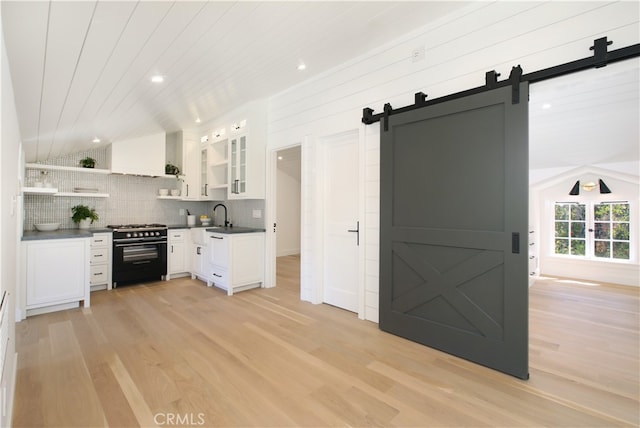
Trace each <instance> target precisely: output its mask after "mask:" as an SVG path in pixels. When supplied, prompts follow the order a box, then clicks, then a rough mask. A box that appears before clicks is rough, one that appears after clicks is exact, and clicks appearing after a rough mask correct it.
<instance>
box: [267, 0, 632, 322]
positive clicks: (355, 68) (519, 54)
mask: <svg viewBox="0 0 640 428" xmlns="http://www.w3.org/2000/svg"><path fill="white" fill-rule="evenodd" d="M638 13H639V12H638V2H618V3H597V2H545V3H542V2H478V3H474V4H472V5H471V6H469V7H468V8H465V9H463V10H460V11H457V12H455V13H453V14H451V15H449V16H446V17H444V18H442V19H441V20H439V21H437V22H435V23H432V24H429V25H427V26H425V27H423V28H421V29H419V30H417V31H414V32H412V33H410V34H407V35H406V36H404V37H402V38H399V39H397V40H392V41H390V42H389V43H388V44H386V45H384V46H381V47H380V48H379V49H376V50H375V51H372V52H367V53H363V55H362V56H360V57H358V58H355V59H353V60H351V61H349V62H347V63H345V64H343V65H341V66H339V67H336V68H334V69H332V70H329V71H327V72H325V73H323V74H322V75H320V76H319V77H317V78H314V79H310V80H309V81H307V82H304V83H303V84H300V85H297V86H295V87H293V88H290V89H289V90H287V91H285V92H283V93H280V94H278V95H276V96H274V97H272V98H270V100H269V109H268V115H269V125H268V129H269V135H268V141H267V144H268V145H269V147H270V148H271V149H274V148H277V147H286V146H290V145H292V144H294V143H295V142H298V141H304V143H303V155H307V156H309V157H307V158H305V165H304V166H303V168H311V169H313V168H314V167H315V166H316V165H317V162H318V157H317V156H316V148H315V140H316V138H318V137H321V136H324V135H330V134H335V133H338V132H345V131H348V130H353V129H358V130H359V132H360V133H361V135H362V136H363V137H364V139H365V144H366V150H365V153H366V156H367V160H366V164H365V168H366V173H365V177H364V181H365V183H363V184H366V187H365V201H367V202H366V204H368V208H367V215H366V218H365V219H364V220H363V222H364V224H363V225H362V226H363V227H364V228H365V230H366V234H365V237H364V245H365V246H366V251H367V257H366V266H365V272H366V283H365V288H366V290H365V293H366V306H365V318H366V319H370V320H372V321H377V313H378V306H377V305H378V297H377V296H378V277H377V270H378V268H377V263H378V260H377V255H376V254H377V246H378V243H377V228H378V224H377V211H376V209H377V208H376V206H377V201H378V200H379V196H378V193H377V192H378V190H377V189H378V181H379V177H378V170H377V165H378V163H379V147H378V144H379V143H378V141H377V140H378V138H376V137H377V136H376V135H375V133H376V129H375V127H372V126H369V127H364V126H361V124H360V119H361V117H362V109H363V108H364V107H371V108H374V109H375V110H376V112H380V111H381V110H382V107H383V105H384V103H386V102H390V103H391V104H392V106H393V107H396V108H397V107H402V106H405V105H409V104H413V101H414V99H413V97H414V93H416V92H418V91H423V92H425V93H426V94H428V96H429V98H437V97H439V96H443V95H447V94H450V93H453V92H456V91H460V90H464V89H468V88H472V87H477V86H482V85H483V84H484V75H485V72H486V71H489V70H496V71H497V72H499V73H501V79H505V78H507V77H508V75H509V72H510V70H511V67H512V66H515V65H518V64H520V65H521V66H522V67H523V69H524V72H525V73H528V72H532V71H536V70H540V69H544V68H547V67H551V66H555V65H558V64H560V63H564V62H568V61H573V60H575V59H578V58H583V57H586V56H589V55H591V53H590V51H589V47H590V46H592V45H593V40H594V39H597V38H599V37H602V36H607V37H608V38H609V40H612V41H613V42H614V44H613V45H612V46H611V49H614V48H619V47H624V46H628V45H631V44H635V43H638V34H639V26H638V19H637V17H638ZM418 46H425V47H426V58H425V59H424V60H422V61H417V62H413V61H412V59H411V52H412V51H413V50H414V49H415V48H416V47H418ZM311 66H312V65H311ZM313 180H314V175H313V173H312V172H311V170H307V171H305V170H304V169H303V195H305V194H306V195H310V194H309V193H306V192H309V191H313V189H314V188H315V186H314V183H313ZM305 189H306V190H305ZM313 198H314V196H313V195H310V196H309V197H308V200H303V213H302V215H303V225H302V228H303V238H302V239H303V242H302V266H301V269H302V298H303V299H306V300H311V296H312V294H313V289H314V288H315V286H316V285H315V283H314V281H317V280H318V277H317V275H315V274H316V273H317V271H316V270H315V268H314V266H317V263H315V261H316V258H317V257H318V256H317V255H318V253H319V251H318V250H319V249H318V245H321V243H318V240H315V239H314V238H315V237H317V232H318V230H317V228H318V219H317V217H316V215H315V212H317V211H314V208H315V206H314V204H316V205H317V204H320V203H321V202H322V201H314V199H313ZM303 199H304V196H303Z"/></svg>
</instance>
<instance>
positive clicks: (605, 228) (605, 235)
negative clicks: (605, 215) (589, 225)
mask: <svg viewBox="0 0 640 428" xmlns="http://www.w3.org/2000/svg"><path fill="white" fill-rule="evenodd" d="M595 228H596V229H595V232H596V234H595V236H596V239H609V236H610V234H609V223H596V224H595Z"/></svg>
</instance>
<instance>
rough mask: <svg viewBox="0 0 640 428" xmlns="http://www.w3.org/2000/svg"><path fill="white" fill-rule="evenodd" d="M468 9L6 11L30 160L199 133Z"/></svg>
mask: <svg viewBox="0 0 640 428" xmlns="http://www.w3.org/2000/svg"><path fill="white" fill-rule="evenodd" d="M466 4H467V3H466V2H462V1H461V2H443V1H418V2H397V1H380V2H378V1H373V2H369V1H357V2H343V1H338V2H330V1H315V2H306V1H292V2H282V1H238V2H235V1H233V2H232V1H229V2H227V1H211V2H203V1H175V2H170V1H140V2H137V1H118V2H115V1H99V2H98V1H69V2H66V1H64V2H63V1H51V2H48V1H47V2H43V1H2V21H3V30H4V34H5V43H6V47H7V55H8V57H9V64H10V69H11V74H12V79H13V86H14V94H15V98H16V108H17V112H18V117H19V122H20V130H21V133H22V137H23V144H24V147H25V152H26V159H27V160H28V161H31V162H33V161H42V160H44V159H48V158H51V157H55V156H59V155H61V154H64V153H69V152H74V151H79V150H84V149H88V148H91V147H94V146H93V145H92V143H91V141H92V140H93V139H94V138H95V137H97V138H100V139H101V140H102V144H105V143H108V142H110V141H114V140H118V139H123V138H129V137H135V136H141V135H146V134H151V133H154V132H159V131H160V132H161V131H166V132H172V131H176V130H179V129H184V128H192V127H194V126H197V125H196V124H195V122H194V121H195V120H196V119H197V118H200V119H201V120H202V121H206V120H208V119H212V118H214V117H216V116H218V115H220V114H222V113H224V112H227V111H229V110H232V109H233V108H235V107H238V106H240V105H242V104H244V103H246V102H247V101H250V100H252V99H257V98H263V97H268V96H270V95H273V94H275V93H277V92H279V91H282V90H284V89H286V88H288V87H290V86H292V85H294V84H296V83H298V82H301V81H303V80H305V79H308V78H309V77H311V76H312V75H314V74H318V73H321V72H322V71H324V70H327V69H329V68H331V67H333V66H335V65H338V64H340V63H342V62H345V61H346V60H348V59H350V58H353V57H355V56H357V55H359V54H362V53H363V52H366V51H367V50H370V49H373V48H374V47H376V46H378V45H380V44H382V43H384V42H386V41H388V40H390V39H393V38H396V37H399V36H400V35H402V34H405V33H407V32H409V31H411V30H412V29H413V28H417V27H419V26H422V25H425V24H426V23H428V22H429V21H431V20H435V19H437V18H439V17H441V16H443V15H445V14H447V13H449V12H451V11H453V10H455V9H457V8H461V7H464V6H465V5H466ZM302 62H304V63H305V64H306V66H307V68H306V70H304V71H299V70H298V69H297V66H298V65H299V64H300V63H302ZM153 75H162V76H164V82H163V83H162V84H154V83H152V82H151V81H150V79H151V77H152V76H153Z"/></svg>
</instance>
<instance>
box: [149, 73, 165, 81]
mask: <svg viewBox="0 0 640 428" xmlns="http://www.w3.org/2000/svg"><path fill="white" fill-rule="evenodd" d="M151 81H152V82H153V83H162V82H164V76H161V75H159V74H156V75H155V76H151Z"/></svg>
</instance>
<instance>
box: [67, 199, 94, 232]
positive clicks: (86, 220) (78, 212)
mask: <svg viewBox="0 0 640 428" xmlns="http://www.w3.org/2000/svg"><path fill="white" fill-rule="evenodd" d="M71 212H72V213H73V215H72V216H71V220H73V222H74V223H76V224H77V225H78V227H79V228H80V229H88V228H89V225H91V224H93V222H94V221H96V220H98V213H97V212H96V210H95V209H94V208H89V207H88V206H86V205H76V206H74V207H71Z"/></svg>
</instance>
